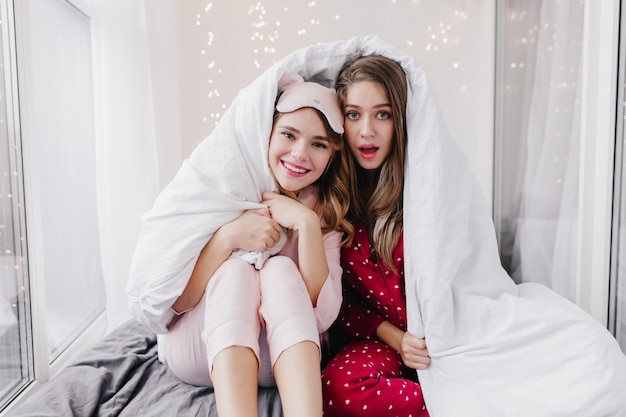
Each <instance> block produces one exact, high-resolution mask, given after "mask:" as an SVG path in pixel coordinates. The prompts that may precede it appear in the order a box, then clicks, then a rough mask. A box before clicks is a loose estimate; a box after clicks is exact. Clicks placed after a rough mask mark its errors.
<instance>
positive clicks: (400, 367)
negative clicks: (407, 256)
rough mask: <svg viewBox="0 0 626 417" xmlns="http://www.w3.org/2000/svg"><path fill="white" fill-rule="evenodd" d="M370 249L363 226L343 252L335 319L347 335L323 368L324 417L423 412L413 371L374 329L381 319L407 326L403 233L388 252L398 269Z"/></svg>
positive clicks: (419, 415)
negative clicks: (376, 257) (340, 299)
mask: <svg viewBox="0 0 626 417" xmlns="http://www.w3.org/2000/svg"><path fill="white" fill-rule="evenodd" d="M371 251H372V247H371V245H370V242H369V238H368V236H367V233H366V231H365V228H364V227H362V226H360V227H357V229H356V233H355V236H354V240H353V242H352V245H351V246H349V247H346V248H344V249H343V251H342V257H341V258H342V266H343V268H344V274H343V287H344V289H343V297H344V299H343V304H342V309H341V313H340V314H339V317H338V319H337V320H338V324H340V325H341V327H343V329H344V330H345V331H346V332H347V333H348V334H349V335H350V336H351V337H352V338H351V341H350V342H349V343H348V344H347V345H346V346H345V347H344V348H343V349H341V350H340V351H339V353H338V354H337V355H336V356H335V357H333V358H332V359H331V361H330V362H329V364H328V365H327V366H326V367H325V368H324V371H323V373H322V381H323V389H324V417H350V416H360V417H368V416H372V417H381V416H385V417H394V416H398V417H408V416H412V417H426V416H428V412H427V410H426V407H425V405H424V399H423V397H422V390H421V387H420V385H419V384H418V383H417V382H416V381H417V375H416V372H415V370H412V369H409V368H407V367H406V366H404V364H403V362H402V357H401V356H400V354H399V353H398V352H396V351H395V350H393V349H392V348H390V347H389V346H387V345H386V344H385V343H384V342H382V341H380V340H379V339H377V338H376V336H375V334H374V333H375V331H376V328H377V327H378V326H379V325H380V324H381V323H382V322H384V321H388V322H390V323H391V324H393V325H395V326H396V327H398V328H400V329H402V330H403V331H406V329H407V323H406V321H407V320H406V308H405V306H406V297H405V292H404V275H403V271H404V260H403V255H404V246H403V241H402V237H401V238H400V240H399V242H398V244H397V245H396V247H395V249H394V252H393V255H394V266H395V268H396V270H397V271H399V272H398V273H396V272H393V271H390V270H389V269H387V268H385V266H384V265H383V264H382V262H380V263H379V262H377V261H376V260H373V259H372V257H371Z"/></svg>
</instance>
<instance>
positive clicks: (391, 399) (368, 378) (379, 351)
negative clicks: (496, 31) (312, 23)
mask: <svg viewBox="0 0 626 417" xmlns="http://www.w3.org/2000/svg"><path fill="white" fill-rule="evenodd" d="M336 90H337V94H338V95H339V100H340V102H341V105H342V108H343V111H344V132H345V133H344V138H345V140H346V142H347V145H348V147H349V149H350V150H351V152H348V154H349V155H350V157H349V158H348V159H349V162H350V164H349V165H350V172H351V188H352V195H351V205H350V212H349V215H350V216H349V218H350V220H351V221H352V222H353V224H354V225H355V226H356V233H355V236H354V239H353V241H352V244H351V245H349V246H347V247H345V248H344V249H343V250H342V266H343V268H344V276H343V277H344V290H343V296H344V300H343V304H342V311H341V313H340V315H339V318H338V321H337V322H336V324H337V326H338V327H340V328H342V329H343V330H344V331H345V332H346V333H347V334H348V335H349V336H350V341H349V343H348V344H347V345H346V346H345V347H343V348H342V349H341V350H340V351H339V352H338V353H337V355H335V356H334V357H333V358H332V359H331V360H330V362H329V363H328V365H327V366H326V367H325V368H324V370H323V372H322V382H323V394H324V416H325V417H335V416H336V417H350V416H360V417H367V416H375V417H381V416H385V417H394V416H399V417H407V416H412V417H418V416H419V417H425V416H428V411H427V410H426V406H425V404H424V399H423V396H422V391H421V387H420V385H419V383H418V381H417V373H416V371H415V370H416V369H425V368H426V367H427V366H428V364H429V363H430V357H429V355H428V349H427V348H426V343H425V341H424V339H418V338H416V337H414V336H413V335H411V334H410V333H408V332H407V318H406V317H407V316H406V308H405V306H406V297H405V291H404V276H403V270H404V262H403V252H404V251H403V242H402V214H403V213H402V190H403V178H404V151H405V142H406V133H405V132H406V128H405V120H404V119H405V109H406V100H407V83H406V77H405V74H404V72H403V71H402V69H401V67H400V66H399V65H398V64H397V63H396V62H395V61H392V60H390V59H388V58H385V57H381V56H366V57H361V58H358V59H356V60H355V61H353V62H351V63H349V64H348V65H347V66H345V67H344V68H343V69H342V71H341V72H340V73H339V76H338V79H337V84H336Z"/></svg>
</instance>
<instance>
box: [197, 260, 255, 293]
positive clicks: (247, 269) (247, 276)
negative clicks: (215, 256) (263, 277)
mask: <svg viewBox="0 0 626 417" xmlns="http://www.w3.org/2000/svg"><path fill="white" fill-rule="evenodd" d="M258 282H259V279H258V271H257V270H256V269H255V268H254V266H252V265H250V264H249V263H247V262H246V261H244V260H241V259H239V258H232V259H227V260H225V261H224V262H223V263H222V265H220V267H219V268H218V269H217V271H215V273H214V274H213V276H212V277H211V279H210V280H209V284H208V286H209V287H210V286H229V287H233V288H246V287H250V286H252V287H255V286H256V287H258V285H259V284H258Z"/></svg>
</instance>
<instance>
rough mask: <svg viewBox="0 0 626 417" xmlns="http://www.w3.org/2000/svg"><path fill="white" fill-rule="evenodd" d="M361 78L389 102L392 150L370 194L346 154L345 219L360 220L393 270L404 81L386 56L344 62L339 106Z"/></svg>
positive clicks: (398, 223) (401, 178) (401, 161)
mask: <svg viewBox="0 0 626 417" xmlns="http://www.w3.org/2000/svg"><path fill="white" fill-rule="evenodd" d="M361 81H370V82H374V83H376V84H379V85H380V86H381V87H382V88H383V89H384V91H385V93H386V95H387V99H388V100H389V102H390V103H391V109H392V117H393V123H394V139H393V145H392V149H391V153H390V154H389V156H388V157H387V159H386V160H385V161H384V162H383V164H382V165H381V167H380V168H379V170H378V172H377V173H376V176H377V177H376V182H375V187H374V190H373V191H372V193H371V195H364V193H363V192H361V190H364V189H367V188H366V186H365V183H364V181H365V177H366V176H365V175H363V174H364V172H363V171H364V170H363V169H362V168H361V167H360V166H359V164H358V163H357V162H356V160H355V159H354V155H352V152H346V153H347V154H348V156H347V160H348V170H349V175H350V196H351V198H350V200H351V204H350V210H349V212H348V219H349V220H350V221H352V222H355V223H356V222H359V223H360V222H362V223H363V224H364V225H365V228H366V229H367V233H368V236H369V237H370V241H371V243H372V246H373V248H374V252H375V255H377V256H378V257H379V258H380V259H381V260H382V261H383V263H384V264H385V265H386V266H387V268H389V269H392V270H395V269H396V268H395V267H394V262H393V261H394V260H393V250H394V248H395V246H396V244H397V243H398V240H399V239H400V235H401V234H402V224H403V218H402V202H403V199H402V190H403V186H404V154H405V146H406V102H407V81H406V75H405V73H404V71H403V70H402V68H401V67H400V65H399V64H398V63H397V62H395V61H394V60H392V59H389V58H387V57H383V56H379V55H372V56H363V57H359V58H357V59H356V60H354V61H352V62H349V63H347V64H346V65H345V66H344V67H343V68H342V70H341V71H340V73H339V75H338V77H337V84H336V86H335V88H336V90H337V94H338V96H339V101H340V103H341V105H342V107H343V106H344V105H345V99H346V94H347V91H348V89H349V88H350V86H351V85H352V84H354V83H357V82H361Z"/></svg>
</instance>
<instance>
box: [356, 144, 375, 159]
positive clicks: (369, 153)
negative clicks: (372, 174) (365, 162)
mask: <svg viewBox="0 0 626 417" xmlns="http://www.w3.org/2000/svg"><path fill="white" fill-rule="evenodd" d="M358 149H359V152H360V153H361V156H362V157H363V158H365V159H371V158H373V157H375V156H376V153H377V152H378V146H373V145H367V146H359V148H358Z"/></svg>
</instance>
